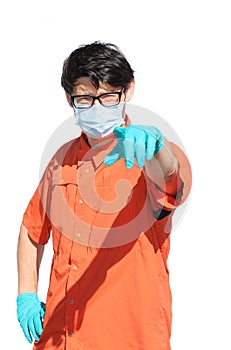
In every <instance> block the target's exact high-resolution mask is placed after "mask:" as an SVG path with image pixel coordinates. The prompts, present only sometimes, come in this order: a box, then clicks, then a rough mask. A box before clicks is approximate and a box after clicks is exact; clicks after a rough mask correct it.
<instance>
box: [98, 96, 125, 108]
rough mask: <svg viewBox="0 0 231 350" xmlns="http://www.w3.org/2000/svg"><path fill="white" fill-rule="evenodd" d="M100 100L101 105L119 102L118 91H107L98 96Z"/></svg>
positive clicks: (114, 104) (113, 104)
mask: <svg viewBox="0 0 231 350" xmlns="http://www.w3.org/2000/svg"><path fill="white" fill-rule="evenodd" d="M100 102H101V104H102V105H103V106H106V107H108V106H116V105H118V104H119V102H120V93H111V94H110V93H109V94H104V95H101V96H100Z"/></svg>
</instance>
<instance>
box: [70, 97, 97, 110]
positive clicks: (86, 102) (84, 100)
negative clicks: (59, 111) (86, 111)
mask: <svg viewBox="0 0 231 350" xmlns="http://www.w3.org/2000/svg"><path fill="white" fill-rule="evenodd" d="M92 100H93V99H92V97H91V96H76V97H75V98H74V105H75V107H76V108H89V107H91V105H92Z"/></svg>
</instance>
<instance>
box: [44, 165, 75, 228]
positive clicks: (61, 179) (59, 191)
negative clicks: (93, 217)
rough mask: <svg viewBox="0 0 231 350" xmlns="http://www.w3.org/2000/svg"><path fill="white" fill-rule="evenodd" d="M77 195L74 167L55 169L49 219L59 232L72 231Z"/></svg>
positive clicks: (52, 179)
mask: <svg viewBox="0 0 231 350" xmlns="http://www.w3.org/2000/svg"><path fill="white" fill-rule="evenodd" d="M77 193H78V184H77V169H76V167H71V166H64V167H61V166H59V167H57V168H55V169H54V170H53V173H52V178H51V196H50V197H51V201H50V219H51V222H52V224H53V226H55V227H56V228H57V229H58V230H59V231H61V232H64V231H63V230H65V232H66V231H67V232H68V233H69V232H71V231H72V225H73V222H74V217H75V215H74V211H75V203H76V196H77Z"/></svg>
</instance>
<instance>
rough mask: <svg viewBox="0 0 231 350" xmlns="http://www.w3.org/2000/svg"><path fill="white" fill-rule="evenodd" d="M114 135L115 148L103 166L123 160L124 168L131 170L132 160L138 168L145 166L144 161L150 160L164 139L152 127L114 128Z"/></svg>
mask: <svg viewBox="0 0 231 350" xmlns="http://www.w3.org/2000/svg"><path fill="white" fill-rule="evenodd" d="M114 135H115V137H116V138H117V139H118V143H117V145H116V147H115V148H114V149H113V150H112V151H111V152H110V153H109V154H108V155H107V156H106V157H105V159H104V164H105V165H111V164H114V163H115V162H116V161H117V160H118V159H120V158H124V159H125V163H126V167H127V168H132V167H133V165H134V158H136V162H137V165H138V167H139V168H142V167H143V166H144V164H145V159H147V160H151V159H152V157H153V155H154V154H155V153H157V152H158V151H160V150H161V148H162V147H163V144H164V137H163V135H162V134H161V132H160V131H159V130H158V129H157V128H156V127H154V126H147V125H135V124H132V125H129V126H127V127H125V128H122V127H120V126H117V127H115V129H114Z"/></svg>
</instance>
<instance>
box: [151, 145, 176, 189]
mask: <svg viewBox="0 0 231 350" xmlns="http://www.w3.org/2000/svg"><path fill="white" fill-rule="evenodd" d="M145 170H146V173H147V175H148V177H149V178H150V179H151V180H152V181H153V182H154V183H156V184H157V185H158V186H159V187H160V188H161V189H163V190H165V192H166V193H169V194H172V195H175V194H176V193H177V182H178V181H177V173H178V162H177V159H176V157H175V155H174V153H173V151H172V148H171V145H170V144H169V142H168V141H167V140H166V139H165V140H164V145H163V147H162V148H161V150H160V151H159V152H157V153H156V154H155V155H154V157H153V158H152V159H151V160H146V161H145Z"/></svg>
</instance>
